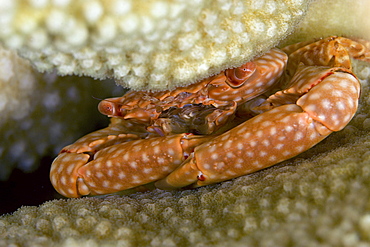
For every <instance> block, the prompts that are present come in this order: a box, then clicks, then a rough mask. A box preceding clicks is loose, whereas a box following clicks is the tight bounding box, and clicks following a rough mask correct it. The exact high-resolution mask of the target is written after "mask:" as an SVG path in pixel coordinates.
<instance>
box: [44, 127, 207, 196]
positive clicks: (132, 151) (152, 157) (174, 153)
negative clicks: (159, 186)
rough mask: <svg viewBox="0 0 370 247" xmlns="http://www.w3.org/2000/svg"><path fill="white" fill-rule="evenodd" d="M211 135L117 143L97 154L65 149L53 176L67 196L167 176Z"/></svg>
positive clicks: (108, 190)
mask: <svg viewBox="0 0 370 247" xmlns="http://www.w3.org/2000/svg"><path fill="white" fill-rule="evenodd" d="M209 139H210V137H202V136H194V135H192V134H178V135H173V136H167V137H155V138H150V139H140V140H136V141H130V142H125V143H120V144H116V145H113V146H110V147H106V148H104V149H102V150H100V151H98V152H97V153H96V154H95V155H91V156H90V155H89V154H84V153H61V154H60V155H59V156H58V157H57V158H56V159H55V160H54V161H53V164H52V167H51V171H50V180H51V182H52V184H53V186H54V188H55V189H56V190H57V191H58V192H59V193H60V194H62V195H64V196H66V197H80V196H83V195H89V194H91V195H101V194H109V193H113V192H117V191H121V190H126V189H130V188H134V187H137V186H140V185H144V184H147V183H150V182H153V181H156V180H158V179H161V178H164V177H165V176H167V175H168V174H169V173H171V172H172V171H173V170H174V169H176V167H177V166H178V165H180V164H181V163H182V162H183V161H184V160H185V159H186V158H187V157H188V155H189V153H191V152H192V151H193V149H194V147H195V146H197V145H199V144H201V143H203V142H204V141H207V140H209Z"/></svg>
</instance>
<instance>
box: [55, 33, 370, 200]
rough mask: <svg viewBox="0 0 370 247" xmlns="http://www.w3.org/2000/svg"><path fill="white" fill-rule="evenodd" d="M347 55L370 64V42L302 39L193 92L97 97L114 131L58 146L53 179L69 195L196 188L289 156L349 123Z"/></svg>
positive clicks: (353, 105)
mask: <svg viewBox="0 0 370 247" xmlns="http://www.w3.org/2000/svg"><path fill="white" fill-rule="evenodd" d="M350 57H353V58H355V59H361V60H364V61H368V62H370V45H369V42H366V41H364V40H361V39H347V38H343V37H328V38H325V39H321V40H318V41H316V42H313V43H310V42H302V43H298V44H295V45H291V46H288V47H285V48H283V49H282V50H279V49H272V50H270V51H268V52H267V53H266V54H264V55H262V56H260V57H258V58H256V59H255V60H253V61H251V62H248V63H246V64H244V65H242V66H241V67H238V68H234V69H228V70H225V71H223V72H221V73H220V74H218V75H215V76H212V77H210V78H207V79H205V80H203V81H201V82H199V83H196V84H194V85H190V86H187V87H180V88H177V89H175V90H173V91H164V92H144V91H129V92H128V93H127V94H125V95H124V96H123V97H119V98H111V99H106V100H103V101H102V102H101V103H100V104H99V110H100V111H101V112H102V113H103V114H106V115H108V116H110V117H111V123H110V125H109V126H108V127H107V128H105V129H102V130H98V131H95V132H93V133H90V134H88V135H86V136H84V137H82V138H80V139H79V140H77V141H76V142H75V143H74V144H71V145H69V146H67V147H65V148H63V150H62V151H61V152H60V154H59V155H58V157H57V158H56V159H55V160H54V161H53V164H52V167H51V171H50V179H51V182H52V184H53V186H54V188H55V189H56V190H57V191H58V192H59V193H60V194H62V195H64V196H66V197H80V196H83V195H88V194H91V195H97V194H108V193H113V192H117V191H121V190H126V189H130V188H134V187H137V186H140V185H145V184H148V183H151V182H155V186H156V187H158V188H162V189H175V188H181V187H187V186H189V187H197V186H203V185H207V184H212V183H217V182H221V181H225V180H229V179H232V178H235V177H238V176H242V175H245V174H249V173H252V172H255V171H258V170H260V169H263V168H266V167H269V166H272V165H274V164H277V163H279V162H281V161H283V160H287V159H289V158H292V157H293V156H296V155H298V154H300V153H302V152H304V151H305V150H307V149H309V148H311V147H312V146H314V145H315V144H317V143H318V142H320V141H321V140H323V139H324V138H325V137H327V136H328V135H329V134H330V133H332V132H333V131H339V130H341V129H343V128H344V127H345V126H346V125H347V124H348V123H349V121H350V120H351V119H352V117H353V116H354V114H355V112H356V110H357V106H358V99H359V94H360V83H359V81H358V79H357V78H356V76H355V75H354V74H353V73H352V70H351V61H350Z"/></svg>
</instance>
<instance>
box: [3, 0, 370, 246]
mask: <svg viewBox="0 0 370 247" xmlns="http://www.w3.org/2000/svg"><path fill="white" fill-rule="evenodd" d="M40 2H44V1H40ZM58 2H63V1H58ZM356 3H357V2H356ZM361 3H362V4H363V5H361V6H363V7H364V10H362V9H361V8H360V9H359V8H358V9H357V10H356V11H357V12H355V13H354V14H353V11H354V8H355V6H356V4H354V2H353V1H351V2H350V1H348V0H339V1H338V0H337V1H333V0H329V1H326V0H317V1H316V2H315V3H314V5H312V7H313V8H312V9H311V10H310V12H309V14H308V16H307V18H306V20H305V21H304V22H303V24H302V25H301V26H300V29H299V30H298V31H297V32H296V33H294V34H293V36H291V37H289V39H288V40H287V41H285V42H286V43H291V42H293V41H294V40H301V39H307V38H313V37H317V36H321V35H322V36H327V35H332V34H343V33H344V34H349V35H355V36H357V35H358V36H362V37H368V35H369V33H366V32H365V30H366V28H367V27H366V26H361V25H362V24H361V23H365V21H364V20H362V17H363V16H362V15H360V14H358V13H359V12H361V11H365V10H366V6H368V5H367V4H368V3H369V1H361ZM333 10H334V11H333ZM335 11H336V12H335ZM347 12H348V14H347ZM327 16H331V17H330V19H329V18H327ZM317 20H321V22H320V23H325V26H323V25H312V23H317V22H316V21H317ZM323 20H325V22H324V21H323ZM341 23H342V25H341ZM355 24H356V25H355ZM342 30H345V31H342ZM356 30H357V31H356ZM355 73H356V74H357V75H358V76H359V77H360V78H361V83H362V96H361V100H360V107H359V110H358V113H357V114H356V116H355V117H354V119H353V120H352V121H351V123H350V125H348V126H347V127H346V128H345V129H344V130H343V131H340V132H338V133H334V134H332V135H331V136H330V137H328V138H327V139H326V140H324V141H323V142H322V143H320V144H318V145H317V146H315V147H314V148H313V149H311V150H309V151H308V152H305V153H303V154H302V155H300V156H298V157H296V158H294V159H292V160H289V161H286V162H283V163H281V164H279V165H276V166H274V167H271V168H269V169H265V170H263V171H260V172H258V173H254V174H251V175H249V176H244V177H240V178H237V179H234V180H232V181H228V182H224V183H220V184H216V185H212V186H207V187H203V188H199V189H196V190H186V191H180V192H164V191H160V190H155V191H153V192H148V193H137V194H133V195H129V196H117V195H114V196H109V197H106V198H83V199H68V200H53V201H50V202H46V203H44V204H42V205H40V206H39V207H29V206H26V207H21V208H20V209H18V210H17V211H16V212H14V213H13V214H9V215H3V216H1V217H0V246H17V245H18V246H142V245H145V246H225V245H230V246H369V243H370V234H369V232H370V212H369V205H370V204H369V202H370V192H369V189H368V188H369V187H370V153H369V148H370V118H369V112H370V100H369V99H370V97H369V96H370V95H369V91H370V90H369V84H370V67H369V65H365V64H362V63H358V64H357V65H356V71H355ZM20 196H21V195H20Z"/></svg>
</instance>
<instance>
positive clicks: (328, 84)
mask: <svg viewBox="0 0 370 247" xmlns="http://www.w3.org/2000/svg"><path fill="white" fill-rule="evenodd" d="M292 80H293V83H292V84H293V86H292V87H291V88H289V89H287V90H283V91H280V92H277V93H276V94H275V95H273V96H271V97H270V98H269V99H268V100H267V103H266V105H268V106H269V107H271V108H272V109H265V110H266V111H265V112H263V113H262V114H260V115H257V116H256V117H254V118H252V119H250V120H248V121H246V122H245V123H243V124H241V125H239V126H237V127H236V128H234V129H232V130H230V131H228V132H226V133H224V134H222V135H220V136H218V137H216V138H214V139H212V140H211V141H210V142H207V143H204V144H202V145H200V146H198V147H196V148H195V150H194V153H193V154H192V155H191V157H189V159H187V160H186V161H185V162H184V163H183V164H182V165H181V166H179V167H178V168H177V169H176V170H175V171H174V172H172V173H171V174H170V175H169V176H167V177H166V178H164V179H162V180H160V181H158V182H157V183H156V184H155V185H156V186H157V187H159V188H162V189H174V188H178V187H184V186H187V185H192V186H195V187H196V186H203V185H207V184H212V183H217V182H220V181H224V180H228V179H231V178H235V177H239V176H242V175H245V174H249V173H253V172H255V171H257V170H261V169H263V168H266V167H269V166H272V165H274V164H276V163H279V162H281V161H283V160H287V159H289V158H291V157H294V156H296V155H298V154H300V153H302V152H304V151H305V150H307V149H309V148H311V147H312V146H314V145H315V144H317V143H318V142H320V141H321V140H323V139H324V138H325V137H327V136H328V135H329V134H330V133H332V132H333V131H339V130H341V129H342V128H344V127H345V126H346V125H347V124H348V122H349V121H350V120H351V119H352V117H353V115H354V114H355V112H356V110H357V104H358V103H357V102H358V98H359V93H360V85H359V81H358V80H357V78H356V77H355V76H354V75H353V74H352V73H351V72H350V71H349V70H346V69H341V68H327V67H326V68H323V67H315V66H313V67H306V66H302V67H301V68H300V69H299V71H298V72H297V73H296V75H295V77H294V78H293V79H292ZM283 96H285V97H283ZM287 96H288V97H287ZM285 98H287V99H288V101H289V100H292V101H293V102H292V103H290V104H289V102H279V101H280V100H282V99H285ZM297 99H298V100H297ZM278 103H281V105H280V104H278Z"/></svg>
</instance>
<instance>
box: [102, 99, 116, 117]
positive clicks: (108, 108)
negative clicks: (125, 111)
mask: <svg viewBox="0 0 370 247" xmlns="http://www.w3.org/2000/svg"><path fill="white" fill-rule="evenodd" d="M98 110H99V112H100V113H101V114H103V115H107V116H112V115H114V112H115V108H114V103H112V102H109V101H107V100H102V101H101V102H100V103H99V105H98Z"/></svg>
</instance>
